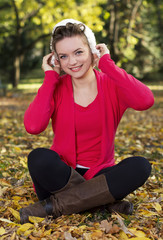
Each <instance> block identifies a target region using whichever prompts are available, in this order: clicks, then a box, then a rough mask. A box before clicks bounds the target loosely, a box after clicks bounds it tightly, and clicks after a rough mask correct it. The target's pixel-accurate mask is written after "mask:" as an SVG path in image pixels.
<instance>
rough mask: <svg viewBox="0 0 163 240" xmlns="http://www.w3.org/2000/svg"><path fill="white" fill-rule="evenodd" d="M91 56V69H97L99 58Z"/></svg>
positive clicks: (94, 55) (95, 55)
mask: <svg viewBox="0 0 163 240" xmlns="http://www.w3.org/2000/svg"><path fill="white" fill-rule="evenodd" d="M92 55H93V61H92V62H93V67H98V63H99V57H98V56H97V54H92Z"/></svg>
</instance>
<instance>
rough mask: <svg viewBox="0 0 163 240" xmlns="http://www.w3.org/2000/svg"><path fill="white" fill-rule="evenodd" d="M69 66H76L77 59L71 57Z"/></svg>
mask: <svg viewBox="0 0 163 240" xmlns="http://www.w3.org/2000/svg"><path fill="white" fill-rule="evenodd" d="M69 64H70V65H74V64H76V58H75V57H74V56H70V57H69Z"/></svg>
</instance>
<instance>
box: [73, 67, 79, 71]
mask: <svg viewBox="0 0 163 240" xmlns="http://www.w3.org/2000/svg"><path fill="white" fill-rule="evenodd" d="M78 68H80V67H76V68H72V70H76V69H78Z"/></svg>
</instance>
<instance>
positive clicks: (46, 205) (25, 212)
mask: <svg viewBox="0 0 163 240" xmlns="http://www.w3.org/2000/svg"><path fill="white" fill-rule="evenodd" d="M84 181H85V179H84V178H83V177H82V176H81V175H80V174H79V173H78V172H77V171H75V170H74V169H73V168H71V175H70V179H69V181H68V183H67V184H66V185H65V186H64V187H63V188H62V189H60V190H58V191H56V192H54V193H52V194H53V195H55V193H59V192H61V191H65V190H67V189H69V188H71V187H73V186H75V185H78V184H80V183H82V182H84ZM52 210H53V207H52V202H51V200H50V199H45V200H43V201H40V202H37V203H35V204H31V205H29V206H28V207H26V208H21V209H20V210H19V213H20V222H21V224H24V223H26V222H29V219H28V217H29V216H35V217H46V216H47V215H52Z"/></svg>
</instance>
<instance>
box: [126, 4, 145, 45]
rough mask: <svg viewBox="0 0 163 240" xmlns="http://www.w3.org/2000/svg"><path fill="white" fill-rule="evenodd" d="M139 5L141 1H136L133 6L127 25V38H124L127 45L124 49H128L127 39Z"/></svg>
mask: <svg viewBox="0 0 163 240" xmlns="http://www.w3.org/2000/svg"><path fill="white" fill-rule="evenodd" d="M141 4H142V0H138V1H136V3H135V5H134V6H133V8H132V11H131V17H130V21H129V25H128V31H127V37H126V44H127V46H126V47H128V43H129V37H130V35H131V31H132V25H133V23H134V21H135V18H136V13H137V11H138V9H139V7H140V5H141Z"/></svg>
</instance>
